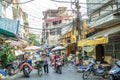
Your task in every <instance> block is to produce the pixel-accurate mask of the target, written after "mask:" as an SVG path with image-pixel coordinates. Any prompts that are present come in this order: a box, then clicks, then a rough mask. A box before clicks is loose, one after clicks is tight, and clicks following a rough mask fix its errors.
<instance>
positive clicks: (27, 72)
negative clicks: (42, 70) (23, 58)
mask: <svg viewBox="0 0 120 80" xmlns="http://www.w3.org/2000/svg"><path fill="white" fill-rule="evenodd" d="M20 71H23V74H24V76H25V77H29V75H30V73H31V71H32V67H31V66H30V64H29V63H27V62H25V63H23V64H22V65H21V66H20Z"/></svg>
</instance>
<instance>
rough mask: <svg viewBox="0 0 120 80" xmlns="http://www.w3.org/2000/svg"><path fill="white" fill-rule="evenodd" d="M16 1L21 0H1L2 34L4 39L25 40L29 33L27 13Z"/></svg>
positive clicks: (0, 28) (0, 30) (0, 22)
mask: <svg viewBox="0 0 120 80" xmlns="http://www.w3.org/2000/svg"><path fill="white" fill-rule="evenodd" d="M14 3H20V1H19V0H0V25H1V26H0V36H2V38H4V39H6V38H7V39H13V40H23V39H24V41H25V40H27V38H28V33H29V28H28V26H29V24H28V21H27V15H26V13H25V12H24V11H23V10H22V8H21V6H20V5H19V4H14ZM24 41H23V42H24ZM26 42H28V41H26Z"/></svg>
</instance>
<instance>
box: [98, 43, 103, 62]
mask: <svg viewBox="0 0 120 80" xmlns="http://www.w3.org/2000/svg"><path fill="white" fill-rule="evenodd" d="M102 57H104V46H103V45H102V44H99V45H97V46H96V60H97V61H101V60H102Z"/></svg>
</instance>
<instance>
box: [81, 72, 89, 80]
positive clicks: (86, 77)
mask: <svg viewBox="0 0 120 80" xmlns="http://www.w3.org/2000/svg"><path fill="white" fill-rule="evenodd" d="M90 74H91V71H85V72H84V73H83V75H82V78H83V80H87V79H88V77H89V76H90Z"/></svg>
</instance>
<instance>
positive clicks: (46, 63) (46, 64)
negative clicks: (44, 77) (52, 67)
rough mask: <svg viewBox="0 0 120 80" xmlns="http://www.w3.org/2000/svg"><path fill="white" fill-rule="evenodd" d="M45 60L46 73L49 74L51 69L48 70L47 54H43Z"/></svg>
mask: <svg viewBox="0 0 120 80" xmlns="http://www.w3.org/2000/svg"><path fill="white" fill-rule="evenodd" d="M42 58H43V60H44V73H49V68H48V61H49V60H48V56H47V54H43V56H42Z"/></svg>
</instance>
